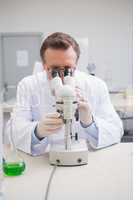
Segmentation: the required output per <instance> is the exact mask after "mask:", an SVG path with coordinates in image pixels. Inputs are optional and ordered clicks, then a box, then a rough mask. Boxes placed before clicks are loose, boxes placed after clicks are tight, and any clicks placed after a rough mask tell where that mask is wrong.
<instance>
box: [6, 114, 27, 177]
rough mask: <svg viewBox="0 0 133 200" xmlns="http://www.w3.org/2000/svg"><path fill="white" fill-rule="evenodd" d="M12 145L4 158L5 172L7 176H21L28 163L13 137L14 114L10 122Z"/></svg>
mask: <svg viewBox="0 0 133 200" xmlns="http://www.w3.org/2000/svg"><path fill="white" fill-rule="evenodd" d="M9 129H10V131H9V132H10V147H9V149H8V153H7V155H6V157H5V158H4V159H3V172H4V174H5V175H6V176H19V175H21V174H23V172H24V170H25V168H26V165H25V162H24V160H23V159H22V158H21V157H20V155H19V152H18V151H17V149H16V146H15V143H14V137H13V115H11V119H10V123H9Z"/></svg>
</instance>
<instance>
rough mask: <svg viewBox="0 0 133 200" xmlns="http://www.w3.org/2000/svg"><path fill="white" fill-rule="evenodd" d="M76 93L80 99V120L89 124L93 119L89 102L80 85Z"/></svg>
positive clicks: (78, 99)
mask: <svg viewBox="0 0 133 200" xmlns="http://www.w3.org/2000/svg"><path fill="white" fill-rule="evenodd" d="M76 95H77V101H78V108H79V118H80V121H81V122H82V123H83V124H85V125H89V124H91V123H92V121H93V118H92V114H91V109H90V106H89V103H88V102H87V100H85V98H84V97H83V95H82V92H81V89H80V88H79V87H76Z"/></svg>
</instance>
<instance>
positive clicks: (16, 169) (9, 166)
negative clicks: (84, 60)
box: [3, 161, 25, 176]
mask: <svg viewBox="0 0 133 200" xmlns="http://www.w3.org/2000/svg"><path fill="white" fill-rule="evenodd" d="M24 170H25V163H24V162H6V161H4V162H3V171H4V173H5V175H7V176H19V175H21V174H22V173H23V171H24Z"/></svg>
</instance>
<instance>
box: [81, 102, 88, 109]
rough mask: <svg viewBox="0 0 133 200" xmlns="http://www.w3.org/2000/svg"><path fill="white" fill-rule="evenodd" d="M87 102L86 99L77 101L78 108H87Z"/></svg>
mask: <svg viewBox="0 0 133 200" xmlns="http://www.w3.org/2000/svg"><path fill="white" fill-rule="evenodd" d="M88 106H89V105H88V103H87V102H86V101H79V102H78V108H79V109H80V108H88Z"/></svg>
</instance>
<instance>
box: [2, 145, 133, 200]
mask: <svg viewBox="0 0 133 200" xmlns="http://www.w3.org/2000/svg"><path fill="white" fill-rule="evenodd" d="M20 154H21V156H22V157H23V159H24V160H25V162H26V171H25V172H24V174H23V175H21V176H18V177H5V187H6V196H7V200H8V199H9V200H18V199H19V200H30V199H31V200H44V196H45V192H46V186H47V182H48V179H49V176H50V174H51V171H52V170H53V166H51V165H49V160H48V154H47V153H46V154H45V155H42V156H38V157H32V156H30V155H27V154H25V153H22V152H20ZM48 199H49V200H57V199H58V200H68V199H69V200H82V199H83V200H89V199H90V200H118V199H120V200H133V143H120V144H116V145H112V146H110V147H108V148H104V149H101V150H97V151H89V152H88V165H84V166H78V167H57V168H56V171H55V174H54V176H53V180H52V183H51V188H50V193H49V198H48Z"/></svg>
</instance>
